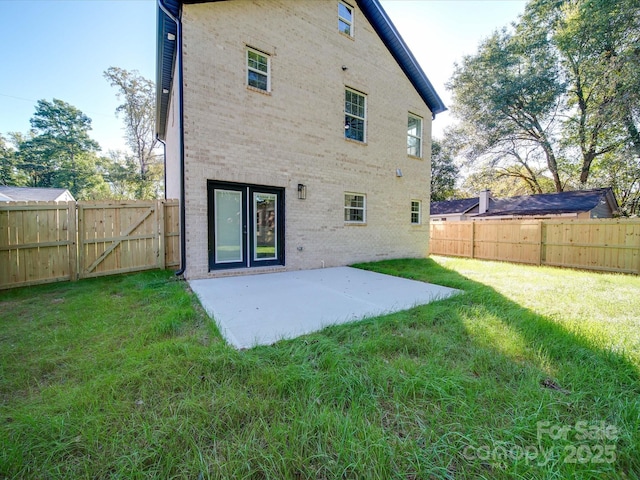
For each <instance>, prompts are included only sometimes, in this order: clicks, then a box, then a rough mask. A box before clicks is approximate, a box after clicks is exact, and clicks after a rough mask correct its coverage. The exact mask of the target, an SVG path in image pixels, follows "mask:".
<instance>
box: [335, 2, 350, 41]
mask: <svg viewBox="0 0 640 480" xmlns="http://www.w3.org/2000/svg"><path fill="white" fill-rule="evenodd" d="M340 5H342V6H343V7H344V8H346V9H347V10H349V12H350V13H351V20H348V19H346V18H344V17H343V16H341V15H340ZM353 20H354V8H353V7H352V6H351V5H349V4H348V3H347V2H338V31H339V32H340V33H342V34H343V35H348V36H350V37H353ZM341 22H342V23H344V24H345V25H347V26H348V27H349V32H348V33H347V32H345V31H344V30H342V29H341V28H340V23H341Z"/></svg>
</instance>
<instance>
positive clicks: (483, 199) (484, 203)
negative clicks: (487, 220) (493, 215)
mask: <svg viewBox="0 0 640 480" xmlns="http://www.w3.org/2000/svg"><path fill="white" fill-rule="evenodd" d="M490 199H491V190H483V191H481V192H480V198H479V200H480V205H478V213H479V214H483V213H487V212H488V211H489V200H490Z"/></svg>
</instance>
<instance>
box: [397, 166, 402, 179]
mask: <svg viewBox="0 0 640 480" xmlns="http://www.w3.org/2000/svg"><path fill="white" fill-rule="evenodd" d="M401 176H402V170H400V169H399V168H396V177H401Z"/></svg>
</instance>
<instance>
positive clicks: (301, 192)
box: [298, 183, 307, 200]
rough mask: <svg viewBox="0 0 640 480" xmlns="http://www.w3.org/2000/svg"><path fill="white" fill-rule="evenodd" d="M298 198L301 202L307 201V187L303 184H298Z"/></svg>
mask: <svg viewBox="0 0 640 480" xmlns="http://www.w3.org/2000/svg"><path fill="white" fill-rule="evenodd" d="M298 198H299V199H300V200H305V199H306V198H307V186H306V185H303V184H302V183H299V184H298Z"/></svg>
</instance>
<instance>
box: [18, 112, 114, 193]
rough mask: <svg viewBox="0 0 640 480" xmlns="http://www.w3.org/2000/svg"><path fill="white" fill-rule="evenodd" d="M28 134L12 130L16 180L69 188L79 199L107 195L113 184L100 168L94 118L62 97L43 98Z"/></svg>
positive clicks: (26, 183) (19, 182)
mask: <svg viewBox="0 0 640 480" xmlns="http://www.w3.org/2000/svg"><path fill="white" fill-rule="evenodd" d="M31 127H32V128H31V130H30V131H29V132H28V133H26V134H21V133H12V134H10V135H11V138H12V141H13V144H14V146H15V152H14V154H13V155H14V159H15V162H14V166H15V170H16V171H17V176H16V178H14V179H13V184H14V185H16V184H25V185H29V186H34V187H55V188H67V189H69V191H70V192H71V193H72V194H73V196H74V197H75V198H77V199H90V198H104V197H105V196H108V192H109V187H108V185H107V184H106V183H105V181H104V178H103V177H102V174H101V172H100V168H99V165H100V159H99V157H98V156H97V152H98V150H99V149H100V147H99V145H98V143H97V142H96V141H95V140H93V139H92V138H91V137H90V136H89V131H90V130H91V119H90V118H89V117H87V116H86V115H85V114H84V113H82V112H81V111H80V110H78V109H77V108H76V107H74V106H73V105H70V104H68V103H66V102H64V101H62V100H58V99H53V101H52V102H49V101H46V100H39V101H38V102H37V104H36V109H35V113H34V115H33V117H32V118H31Z"/></svg>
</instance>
